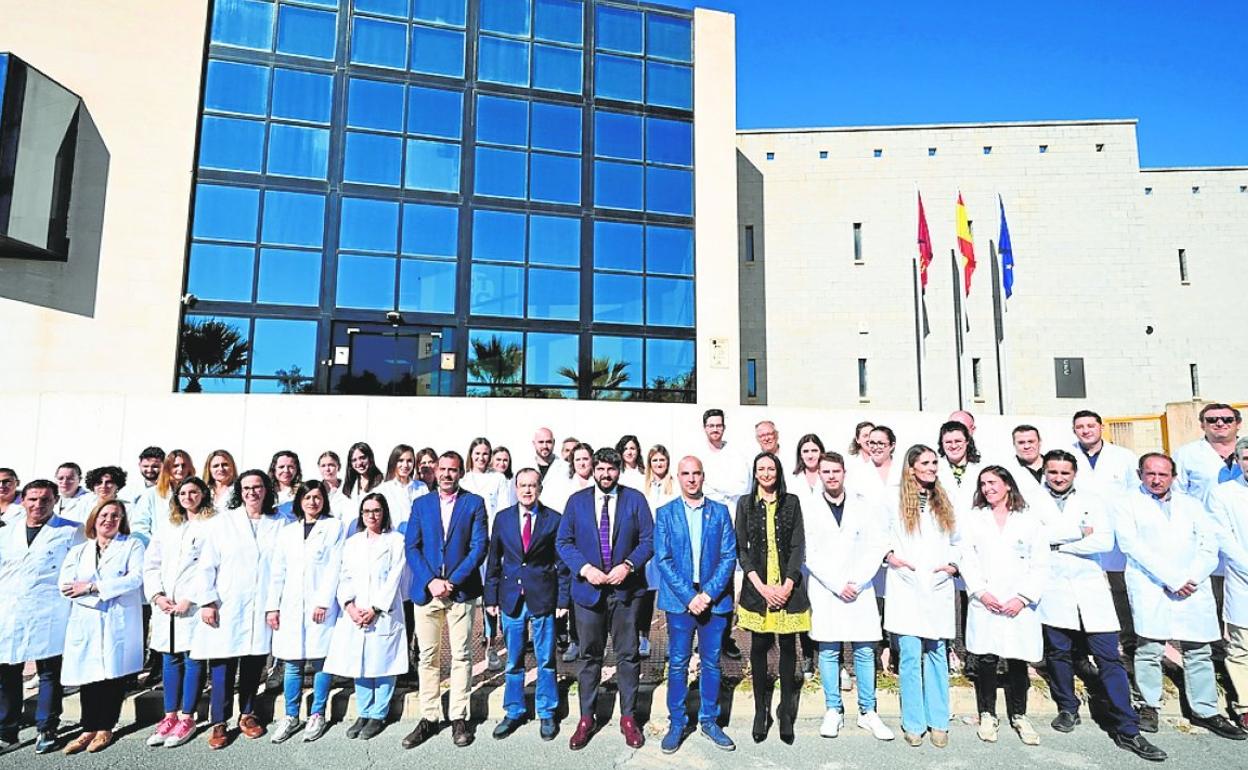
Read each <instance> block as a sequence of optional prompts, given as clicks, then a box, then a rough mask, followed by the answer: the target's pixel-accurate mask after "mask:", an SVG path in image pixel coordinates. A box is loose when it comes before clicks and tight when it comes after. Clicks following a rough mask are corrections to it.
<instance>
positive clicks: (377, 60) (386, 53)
mask: <svg viewBox="0 0 1248 770" xmlns="http://www.w3.org/2000/svg"><path fill="white" fill-rule="evenodd" d="M351 61H352V63H354V64H371V65H373V66H376V67H393V68H395V69H400V70H401V69H403V68H404V67H406V66H407V25H406V24H395V23H394V22H389V21H382V20H381V19H369V18H364V17H360V16H357V17H355V19H354V20H352V22H351Z"/></svg>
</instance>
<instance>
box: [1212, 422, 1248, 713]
mask: <svg viewBox="0 0 1248 770" xmlns="http://www.w3.org/2000/svg"><path fill="white" fill-rule="evenodd" d="M1235 460H1236V462H1237V464H1238V465H1239V468H1240V470H1241V471H1248V438H1241V439H1239V440H1238V441H1237V442H1235ZM1209 512H1210V514H1211V515H1212V516H1213V521H1214V524H1215V525H1216V526H1217V528H1218V540H1219V547H1220V549H1221V552H1222V554H1223V557H1224V558H1225V559H1226V602H1225V604H1224V605H1223V607H1222V619H1223V620H1224V621H1225V622H1226V629H1227V634H1228V636H1229V639H1230V641H1229V643H1228V645H1227V655H1226V667H1227V670H1228V672H1229V674H1230V677H1231V681H1232V682H1233V683H1234V685H1235V696H1236V697H1235V702H1234V703H1232V704H1231V707H1232V709H1233V710H1234V711H1235V713H1236V715H1237V717H1238V720H1239V726H1240V727H1242V728H1248V473H1242V472H1241V474H1240V475H1239V476H1238V477H1237V478H1234V479H1231V480H1229V481H1223V482H1222V483H1221V484H1219V485H1217V486H1216V487H1214V489H1213V491H1212V492H1210V493H1209Z"/></svg>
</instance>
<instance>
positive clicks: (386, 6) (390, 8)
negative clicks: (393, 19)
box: [352, 0, 408, 19]
mask: <svg viewBox="0 0 1248 770" xmlns="http://www.w3.org/2000/svg"><path fill="white" fill-rule="evenodd" d="M352 1H353V4H354V5H355V10H357V11H364V12H366V13H376V14H380V15H382V16H397V17H398V18H400V19H406V18H407V5H408V0H352Z"/></svg>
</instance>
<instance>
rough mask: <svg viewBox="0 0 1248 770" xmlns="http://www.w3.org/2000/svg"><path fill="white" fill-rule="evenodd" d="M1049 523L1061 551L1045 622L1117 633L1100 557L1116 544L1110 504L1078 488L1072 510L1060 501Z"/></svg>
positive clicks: (1053, 556) (1044, 601)
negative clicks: (1087, 530) (1087, 529)
mask: <svg viewBox="0 0 1248 770" xmlns="http://www.w3.org/2000/svg"><path fill="white" fill-rule="evenodd" d="M1044 520H1045V531H1046V533H1047V536H1048V541H1049V544H1050V546H1053V545H1056V546H1058V548H1057V550H1056V551H1052V549H1050V551H1051V552H1050V554H1049V580H1048V583H1047V584H1046V585H1045V587H1044V594H1043V596H1041V598H1040V607H1039V612H1040V622H1041V623H1043V624H1044V625H1046V626H1053V627H1054V628H1065V629H1068V630H1072V631H1078V630H1079V629H1080V628H1082V629H1083V630H1085V631H1087V632H1089V633H1094V634H1099V633H1111V632H1117V631H1118V630H1119V626H1118V614H1117V613H1116V612H1114V599H1113V596H1112V595H1111V594H1110V591H1109V580H1108V579H1106V577H1105V571H1104V570H1103V569H1101V565H1100V561H1099V558H1098V557H1099V556H1100V555H1101V554H1102V553H1103V552H1104V551H1106V550H1107V549H1108V548H1110V547H1112V546H1113V542H1114V531H1113V529H1112V528H1111V527H1110V523H1109V522H1110V517H1109V511H1108V510H1107V505H1106V503H1105V501H1104V500H1103V499H1102V498H1101V497H1100V496H1098V495H1096V494H1095V493H1093V492H1091V491H1089V490H1087V489H1080V488H1078V487H1075V488H1074V489H1073V490H1072V491H1071V493H1070V496H1069V497H1067V498H1066V507H1065V508H1064V509H1058V507H1057V503H1056V502H1055V503H1054V504H1053V508H1052V509H1050V510H1049V511H1048V513H1047V514H1046V515H1045V516H1044ZM1083 527H1091V528H1092V534H1090V535H1087V536H1084V534H1083V529H1082V528H1083ZM998 598H1000V597H998Z"/></svg>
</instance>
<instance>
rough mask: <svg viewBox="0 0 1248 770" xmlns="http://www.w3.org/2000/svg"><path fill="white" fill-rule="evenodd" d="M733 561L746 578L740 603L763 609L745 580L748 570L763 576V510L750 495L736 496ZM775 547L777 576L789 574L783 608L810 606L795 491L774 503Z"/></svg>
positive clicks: (763, 604) (796, 609)
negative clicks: (790, 589)
mask: <svg viewBox="0 0 1248 770" xmlns="http://www.w3.org/2000/svg"><path fill="white" fill-rule="evenodd" d="M736 529H737V562H738V563H739V564H740V565H741V571H742V572H744V573H745V575H746V580H745V581H744V583H743V584H742V585H741V606H742V607H744V608H745V609H747V610H749V611H750V612H757V613H763V612H766V611H767V602H766V601H764V600H763V595H762V594H760V593H759V592H758V590H757V589H756V588H754V584H753V583H751V582H750V580H749V574H750V573H751V572H757V573H758V576H759V577H760V578H762V579H763V582H766V579H767V511H766V509H764V508H763V505H762V503H761V502H759V500H758V498H757V497H755V496H754V495H752V494H751V495H746V496H745V497H742V498H741V499H739V500H737V526H736ZM776 550H777V551H778V552H779V554H780V580H781V582H784V578H793V593H792V594H791V595H790V596H789V603H788V604H787V605H785V609H786V610H788V611H789V612H802V611H803V610H808V609H810V599H809V598H807V596H806V576H805V575H803V574H802V565H803V564H804V563H805V561H806V530H805V528H804V527H803V526H802V504H801V502H799V501H798V499H797V495H793V494H790V493H787V492H786V493H785V494H784V496H783V497H781V498H780V500H779V501H778V504H777V506H776Z"/></svg>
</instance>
